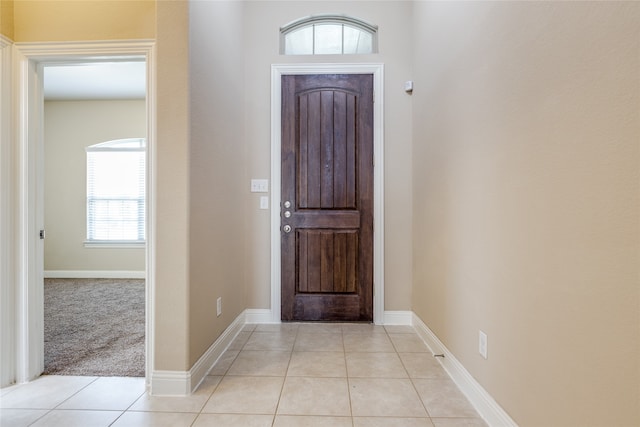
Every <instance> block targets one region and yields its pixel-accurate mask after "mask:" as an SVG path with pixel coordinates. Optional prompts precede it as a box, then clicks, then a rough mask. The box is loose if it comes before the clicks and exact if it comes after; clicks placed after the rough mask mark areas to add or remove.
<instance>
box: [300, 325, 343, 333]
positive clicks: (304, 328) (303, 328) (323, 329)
mask: <svg viewBox="0 0 640 427" xmlns="http://www.w3.org/2000/svg"><path fill="white" fill-rule="evenodd" d="M298 332H299V333H301V334H309V333H311V334H318V333H321V334H322V333H325V334H326V333H334V334H341V333H342V324H341V323H301V324H300V327H299V328H298Z"/></svg>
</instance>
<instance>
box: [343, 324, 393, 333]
mask: <svg viewBox="0 0 640 427" xmlns="http://www.w3.org/2000/svg"><path fill="white" fill-rule="evenodd" d="M342 333H343V334H362V333H365V334H372V333H378V334H386V333H387V331H385V329H384V326H380V325H373V324H371V323H343V324H342Z"/></svg>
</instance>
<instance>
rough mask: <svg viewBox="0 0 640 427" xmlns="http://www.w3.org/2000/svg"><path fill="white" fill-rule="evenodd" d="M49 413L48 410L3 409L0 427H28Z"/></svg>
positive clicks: (0, 413) (0, 414)
mask: <svg viewBox="0 0 640 427" xmlns="http://www.w3.org/2000/svg"><path fill="white" fill-rule="evenodd" d="M47 412H49V410H48V409H2V410H0V426H3V427H4V426H7V427H9V426H10V427H27V426H30V425H31V424H33V423H34V422H35V421H37V420H38V418H41V417H43V416H44V415H46V414H47Z"/></svg>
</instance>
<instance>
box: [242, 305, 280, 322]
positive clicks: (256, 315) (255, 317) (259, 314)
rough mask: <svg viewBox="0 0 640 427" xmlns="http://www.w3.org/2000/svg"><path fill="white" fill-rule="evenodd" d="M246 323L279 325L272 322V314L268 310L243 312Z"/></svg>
mask: <svg viewBox="0 0 640 427" xmlns="http://www.w3.org/2000/svg"><path fill="white" fill-rule="evenodd" d="M244 312H245V316H246V318H245V319H246V323H281V322H280V320H278V321H277V322H275V321H274V317H273V313H272V312H271V310H270V309H268V308H267V309H262V308H249V309H246V310H245V311H244Z"/></svg>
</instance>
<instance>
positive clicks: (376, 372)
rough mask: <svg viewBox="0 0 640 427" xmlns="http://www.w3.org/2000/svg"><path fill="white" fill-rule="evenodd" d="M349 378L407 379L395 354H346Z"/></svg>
mask: <svg viewBox="0 0 640 427" xmlns="http://www.w3.org/2000/svg"><path fill="white" fill-rule="evenodd" d="M345 356H346V359H347V373H348V375H349V378H354V377H356V378H358V377H360V378H362V377H364V378H408V376H407V371H406V370H405V369H404V366H403V365H402V362H401V361H400V358H399V357H398V355H397V354H396V353H346V355H345Z"/></svg>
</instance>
